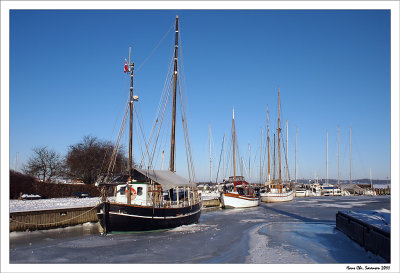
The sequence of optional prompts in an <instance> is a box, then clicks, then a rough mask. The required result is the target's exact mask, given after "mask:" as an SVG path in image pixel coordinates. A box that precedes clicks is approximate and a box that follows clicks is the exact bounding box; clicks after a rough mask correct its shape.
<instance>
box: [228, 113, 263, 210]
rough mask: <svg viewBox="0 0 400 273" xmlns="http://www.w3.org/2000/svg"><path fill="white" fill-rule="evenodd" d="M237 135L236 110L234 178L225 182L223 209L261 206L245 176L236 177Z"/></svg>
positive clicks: (233, 132) (233, 131)
mask: <svg viewBox="0 0 400 273" xmlns="http://www.w3.org/2000/svg"><path fill="white" fill-rule="evenodd" d="M235 141H236V134H235V110H233V116H232V143H233V150H232V151H233V152H232V154H233V176H231V177H229V180H228V181H224V184H223V187H222V192H221V204H222V207H223V208H249V207H256V206H258V205H259V204H260V199H259V197H258V196H257V195H256V193H255V191H254V189H253V188H252V187H251V186H250V184H249V183H248V182H246V181H245V179H244V177H243V176H236V154H235V149H236V146H235V145H236V143H235Z"/></svg>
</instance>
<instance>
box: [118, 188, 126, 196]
mask: <svg viewBox="0 0 400 273" xmlns="http://www.w3.org/2000/svg"><path fill="white" fill-rule="evenodd" d="M125 189H126V187H121V188H120V189H119V191H118V192H119V194H121V195H125Z"/></svg>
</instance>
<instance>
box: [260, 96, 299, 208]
mask: <svg viewBox="0 0 400 273" xmlns="http://www.w3.org/2000/svg"><path fill="white" fill-rule="evenodd" d="M280 94H281V92H280V90H279V91H278V104H279V118H278V129H277V131H278V132H277V134H278V158H279V178H278V179H274V180H267V182H266V185H265V189H264V190H262V191H261V192H260V197H261V201H262V202H266V203H273V202H287V201H291V200H293V196H294V192H293V189H291V188H290V187H289V186H288V185H286V184H283V183H282V174H281V165H282V164H281V147H280V134H281V128H280V126H281V95H280ZM267 113H268V112H267ZM267 120H268V123H269V118H268V119H267ZM268 131H269V125H268ZM267 140H268V149H269V132H268V138H267ZM285 162H286V163H287V160H285ZM269 164H270V163H269V161H268V165H269ZM268 169H269V167H268ZM268 177H270V175H269V171H268Z"/></svg>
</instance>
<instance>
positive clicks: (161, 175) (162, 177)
mask: <svg viewBox="0 0 400 273" xmlns="http://www.w3.org/2000/svg"><path fill="white" fill-rule="evenodd" d="M135 171H137V172H139V173H141V174H142V175H144V176H145V177H147V178H149V179H151V180H153V181H154V182H156V183H158V184H160V185H161V186H162V188H163V190H169V189H172V188H175V187H178V186H190V185H191V183H190V182H189V180H187V179H186V178H184V177H182V176H180V175H177V174H176V173H173V172H171V171H167V170H143V169H138V168H135Z"/></svg>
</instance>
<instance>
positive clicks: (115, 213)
mask: <svg viewBox="0 0 400 273" xmlns="http://www.w3.org/2000/svg"><path fill="white" fill-rule="evenodd" d="M178 22H179V18H178V16H176V20H175V50H174V72H173V109H172V127H171V154H170V168H169V170H150V169H145V170H144V169H139V168H133V164H132V119H133V103H134V102H135V101H137V100H138V97H137V96H134V95H133V68H134V64H133V62H131V61H130V56H129V68H128V72H130V78H131V86H130V101H129V116H130V118H129V159H128V160H129V161H128V174H127V175H125V176H123V178H125V179H126V180H125V181H122V182H120V184H119V185H117V186H116V189H115V199H114V200H113V201H110V200H108V198H107V197H106V196H103V202H102V203H101V204H100V205H99V206H98V209H97V216H98V218H99V221H100V225H101V226H102V228H103V231H104V232H105V233H108V232H112V231H141V230H156V229H166V228H174V227H177V226H180V225H187V224H191V223H195V222H197V221H198V219H199V217H200V213H201V206H202V204H201V200H200V198H199V196H198V194H197V188H196V187H195V183H193V182H190V181H189V180H187V179H185V178H183V177H181V176H179V175H177V174H176V173H175V162H174V160H175V119H176V89H177V76H178V40H179V39H178V33H179V32H178ZM129 55H130V54H129ZM125 70H127V65H125ZM103 182H104V181H103ZM102 184H103V185H105V184H106V183H101V182H100V185H102Z"/></svg>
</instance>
